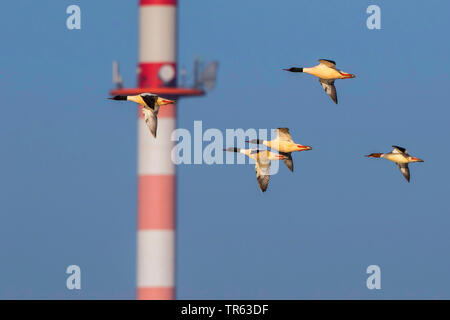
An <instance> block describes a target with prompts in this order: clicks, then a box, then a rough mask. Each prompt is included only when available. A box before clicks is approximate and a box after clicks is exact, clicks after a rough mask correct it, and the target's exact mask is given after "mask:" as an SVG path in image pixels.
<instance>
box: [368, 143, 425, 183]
mask: <svg viewBox="0 0 450 320" xmlns="http://www.w3.org/2000/svg"><path fill="white" fill-rule="evenodd" d="M392 147H393V148H394V150H392V152H390V153H371V154H369V155H367V156H366V157H369V158H384V159H387V160H390V161H392V162H395V163H396V164H397V165H398V168H399V169H400V171H401V172H402V174H403V176H404V177H405V179H406V181H408V182H409V180H410V174H409V167H408V163H411V162H423V160H422V159H419V158H415V157H412V156H410V155H409V153H408V151H407V150H406V149H405V148H402V147H399V146H392Z"/></svg>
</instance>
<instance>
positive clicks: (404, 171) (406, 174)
mask: <svg viewBox="0 0 450 320" xmlns="http://www.w3.org/2000/svg"><path fill="white" fill-rule="evenodd" d="M398 168H399V169H400V171H401V172H402V174H403V176H404V177H405V179H406V181H408V182H409V179H410V174H409V167H408V164H407V163H401V164H398Z"/></svg>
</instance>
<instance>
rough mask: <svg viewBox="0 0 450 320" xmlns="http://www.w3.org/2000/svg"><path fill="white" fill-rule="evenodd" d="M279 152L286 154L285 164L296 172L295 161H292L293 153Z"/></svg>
mask: <svg viewBox="0 0 450 320" xmlns="http://www.w3.org/2000/svg"><path fill="white" fill-rule="evenodd" d="M278 153H279V154H281V155H283V156H285V157H286V158H285V159H283V162H284V164H285V165H286V167H288V168H289V170H291V172H294V162H293V161H292V154H291V152H278Z"/></svg>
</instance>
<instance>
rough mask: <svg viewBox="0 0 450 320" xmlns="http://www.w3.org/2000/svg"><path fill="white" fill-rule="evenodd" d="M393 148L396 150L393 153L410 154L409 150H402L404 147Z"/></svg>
mask: <svg viewBox="0 0 450 320" xmlns="http://www.w3.org/2000/svg"><path fill="white" fill-rule="evenodd" d="M392 148H394V150H392V153H404V154H408V150H406V149H405V148H402V147H399V146H392Z"/></svg>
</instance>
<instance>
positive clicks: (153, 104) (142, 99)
mask: <svg viewBox="0 0 450 320" xmlns="http://www.w3.org/2000/svg"><path fill="white" fill-rule="evenodd" d="M108 99H111V100H128V101H133V102H136V103H137V104H139V105H141V106H142V113H143V114H144V120H145V123H146V124H147V127H148V128H149V130H150V132H151V134H152V135H153V137H155V138H156V129H157V127H158V112H159V107H160V106H163V105H166V104H173V103H175V101H173V100H169V99H164V98H161V97H158V96H157V95H156V94H153V93H141V94H138V95H135V96H115V97H112V98H108Z"/></svg>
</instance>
